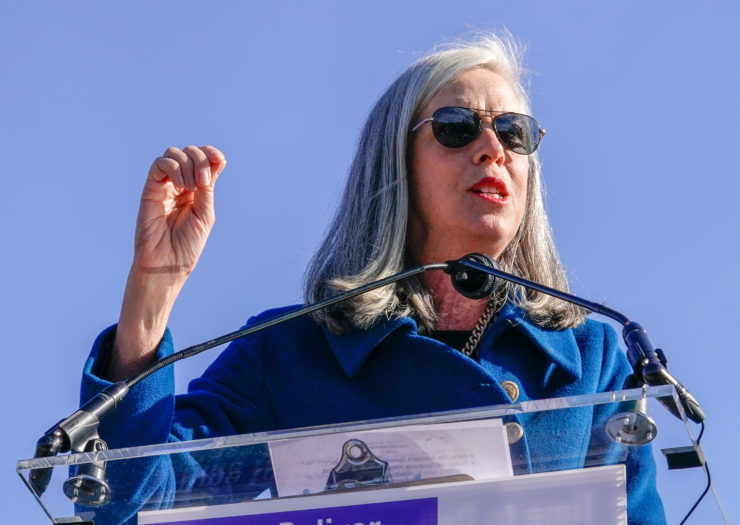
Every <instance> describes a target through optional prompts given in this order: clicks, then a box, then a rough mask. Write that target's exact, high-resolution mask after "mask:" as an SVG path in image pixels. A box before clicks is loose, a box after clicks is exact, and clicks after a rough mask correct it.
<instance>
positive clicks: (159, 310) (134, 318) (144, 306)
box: [106, 267, 186, 380]
mask: <svg viewBox="0 0 740 525" xmlns="http://www.w3.org/2000/svg"><path fill="white" fill-rule="evenodd" d="M173 277H174V278H173ZM185 277H186V276H179V275H173V274H169V273H168V274H164V273H149V272H142V271H139V270H137V269H136V268H134V267H132V269H131V272H130V273H129V277H128V280H127V282H126V291H125V293H124V299H123V304H122V305H121V314H120V317H119V320H118V329H117V330H116V338H115V340H114V342H113V347H112V349H111V350H112V355H111V356H110V359H109V361H108V366H107V367H106V378H107V379H110V380H120V379H124V378H127V377H130V376H131V375H133V374H136V373H138V372H139V371H140V370H141V369H143V368H144V367H145V366H147V365H148V364H149V363H151V362H152V360H153V359H154V356H155V354H156V351H157V347H158V346H159V343H160V341H161V340H162V336H163V335H164V332H165V330H166V329H167V322H168V319H169V315H170V312H171V311H172V307H173V306H174V304H175V300H176V299H177V295H178V294H179V292H180V290H181V289H182V285H183V284H184V282H185Z"/></svg>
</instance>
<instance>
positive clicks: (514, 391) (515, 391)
mask: <svg viewBox="0 0 740 525" xmlns="http://www.w3.org/2000/svg"><path fill="white" fill-rule="evenodd" d="M501 388H503V389H504V390H505V391H506V393H507V394H508V395H509V399H511V400H512V401H516V400H517V399H519V387H518V386H517V384H516V383H515V382H514V381H504V382H503V383H501Z"/></svg>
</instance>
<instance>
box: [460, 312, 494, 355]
mask: <svg viewBox="0 0 740 525" xmlns="http://www.w3.org/2000/svg"><path fill="white" fill-rule="evenodd" d="M495 310H496V301H495V300H494V298H493V297H491V298H490V299H488V302H487V303H486V307H485V308H484V309H483V313H482V314H481V316H480V317H479V318H478V321H477V322H476V323H475V327H474V328H473V332H472V333H471V334H470V337H469V338H468V340H467V341H466V342H465V346H464V347H463V349H462V353H463V354H465V355H466V356H468V357H470V358H472V359H475V360H478V343H480V340H481V337H483V332H485V331H486V327H488V324H489V323H490V322H491V319H492V318H493V313H494V311H495Z"/></svg>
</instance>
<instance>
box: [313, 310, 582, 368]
mask: <svg viewBox="0 0 740 525" xmlns="http://www.w3.org/2000/svg"><path fill="white" fill-rule="evenodd" d="M507 329H514V330H517V331H518V332H519V333H521V334H522V335H524V336H525V337H526V338H527V339H528V340H529V341H530V342H532V343H533V344H534V345H535V346H536V347H537V348H538V349H539V350H540V351H541V352H542V353H543V355H544V356H545V357H546V358H547V359H549V360H550V361H552V363H553V364H554V365H556V366H557V367H558V368H561V369H562V370H563V371H564V372H565V373H566V374H568V375H569V376H570V377H571V378H572V379H574V380H576V379H580V378H581V374H582V366H581V352H580V350H579V348H578V344H577V343H576V339H575V336H574V335H573V330H546V329H544V328H541V327H538V326H536V325H534V324H533V323H531V322H530V321H528V320H527V318H526V316H525V315H524V311H523V310H522V309H521V308H518V307H516V306H514V305H513V304H511V303H506V304H505V305H504V307H503V308H502V309H501V311H500V312H499V314H498V316H497V318H496V321H495V322H494V324H493V325H492V326H490V327H489V329H488V330H487V331H486V332H487V333H486V335H485V336H484V338H483V341H481V344H495V343H494V341H495V338H496V337H498V336H499V335H500V334H502V333H503V331H504V330H507ZM323 330H324V334H325V336H326V340H327V341H328V343H329V347H330V348H331V350H332V352H333V353H334V356H335V357H336V359H337V361H338V362H339V364H340V366H341V367H342V370H344V373H345V374H346V375H347V377H349V378H353V377H355V376H357V374H358V373H359V372H360V370H361V369H362V366H363V365H364V364H365V361H367V358H368V357H369V356H370V353H371V352H372V351H373V350H374V349H375V347H377V346H378V345H379V344H380V343H381V342H382V341H383V340H384V339H385V338H386V337H388V335H390V334H391V333H393V332H395V331H397V330H404V331H407V332H409V334H410V335H417V333H418V331H417V325H416V322H415V321H414V320H413V319H411V318H409V317H402V318H400V319H384V320H382V321H380V322H378V323H377V324H375V325H374V326H373V327H371V328H369V329H367V330H353V331H351V332H348V333H345V334H341V335H337V334H333V333H331V332H329V331H328V330H327V329H326V327H324V328H323Z"/></svg>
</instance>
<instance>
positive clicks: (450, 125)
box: [411, 106, 545, 155]
mask: <svg viewBox="0 0 740 525" xmlns="http://www.w3.org/2000/svg"><path fill="white" fill-rule="evenodd" d="M479 111H480V112H481V113H484V114H490V113H491V112H490V111H486V110H482V109H471V108H462V107H453V106H450V107H444V108H439V109H438V110H437V111H435V112H434V115H433V116H432V117H431V118H425V119H424V120H422V121H421V122H419V123H418V124H417V125H416V126H414V127H413V128H411V131H416V130H417V129H419V128H420V127H421V125H422V124H425V123H427V122H431V123H432V132H433V133H434V138H435V139H437V142H439V143H440V144H442V145H443V146H444V147H446V148H462V147H463V146H467V145H468V144H470V143H471V142H473V141H474V140H475V139H477V138H478V136H480V134H481V131H482V129H481V116H480V113H479ZM493 130H494V131H495V132H496V136H497V137H498V138H499V140H500V141H501V143H502V144H503V145H504V146H505V147H506V148H507V149H509V150H511V151H513V152H514V153H520V154H522V155H529V154H531V153H534V152H535V150H536V149H537V146H539V145H540V140H541V139H542V137H544V136H545V130H544V129H542V128H540V125H539V124H538V123H537V121H536V120H535V119H534V118H533V117H530V116H529V115H522V114H521V113H510V112H507V113H499V114H498V115H496V116H494V117H493Z"/></svg>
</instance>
